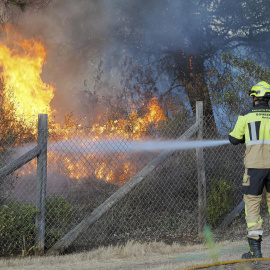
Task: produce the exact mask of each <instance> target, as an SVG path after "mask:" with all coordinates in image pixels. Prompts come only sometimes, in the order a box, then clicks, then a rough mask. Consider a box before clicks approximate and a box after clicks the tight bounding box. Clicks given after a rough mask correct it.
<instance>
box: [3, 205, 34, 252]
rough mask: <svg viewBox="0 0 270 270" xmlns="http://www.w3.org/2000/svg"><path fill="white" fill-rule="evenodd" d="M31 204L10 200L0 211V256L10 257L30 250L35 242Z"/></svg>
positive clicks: (32, 207)
mask: <svg viewBox="0 0 270 270" xmlns="http://www.w3.org/2000/svg"><path fill="white" fill-rule="evenodd" d="M36 214H37V210H36V209H35V207H34V205H33V204H32V203H30V204H27V203H20V202H18V201H16V200H10V201H9V202H8V203H7V204H5V205H3V206H2V207H1V209H0V239H1V240H0V241H1V244H0V254H1V255H12V254H14V253H18V252H19V251H20V252H21V251H22V250H30V249H31V248H32V247H33V245H34V240H35V231H36V228H35V216H36Z"/></svg>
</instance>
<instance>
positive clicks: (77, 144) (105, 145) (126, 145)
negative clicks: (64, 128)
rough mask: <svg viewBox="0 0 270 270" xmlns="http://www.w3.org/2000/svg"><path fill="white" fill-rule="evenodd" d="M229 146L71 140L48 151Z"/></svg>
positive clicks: (211, 142) (210, 142)
mask: <svg viewBox="0 0 270 270" xmlns="http://www.w3.org/2000/svg"><path fill="white" fill-rule="evenodd" d="M225 144H229V141H228V140H200V141H195V140H194V141H177V140H170V141H166V140H165V141H160V140H146V141H125V140H98V141H93V140H91V139H71V140H65V141H60V142H57V143H52V144H49V145H48V150H58V151H67V152H78V153H93V152H142V151H148V152H159V151H172V150H188V149H194V148H206V147H207V148H209V147H216V146H221V145H225Z"/></svg>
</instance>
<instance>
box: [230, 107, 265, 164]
mask: <svg viewBox="0 0 270 270" xmlns="http://www.w3.org/2000/svg"><path fill="white" fill-rule="evenodd" d="M229 140H230V142H231V143H232V144H238V143H243V142H245V143H246V152H245V156H244V164H245V167H246V168H260V169H262V168H264V169H266V168H267V169H270V107H269V106H267V105H257V106H255V107H254V108H252V109H250V110H247V111H245V112H243V113H242V114H241V115H239V117H238V120H237V122H236V124H235V127H234V129H233V131H232V132H231V133H230V134H229Z"/></svg>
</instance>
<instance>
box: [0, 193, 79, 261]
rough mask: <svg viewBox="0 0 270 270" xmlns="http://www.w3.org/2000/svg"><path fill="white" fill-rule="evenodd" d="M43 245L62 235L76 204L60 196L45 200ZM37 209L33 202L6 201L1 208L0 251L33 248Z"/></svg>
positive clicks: (0, 253) (2, 252)
mask: <svg viewBox="0 0 270 270" xmlns="http://www.w3.org/2000/svg"><path fill="white" fill-rule="evenodd" d="M46 212H47V216H48V217H47V218H46V241H45V243H46V247H50V246H52V244H54V242H56V241H57V240H59V239H60V238H61V237H62V236H63V235H64V230H65V229H66V227H67V226H68V224H70V223H71V222H72V220H73V217H74V213H75V207H73V206H71V205H70V204H69V203H68V202H67V201H66V200H65V199H64V198H63V197H62V196H59V197H58V196H56V195H55V196H52V197H50V198H48V199H47V200H46ZM37 213H38V210H37V209H36V208H35V206H34V204H33V203H22V202H19V201H17V200H9V201H6V202H5V204H4V205H2V206H1V208H0V255H5V256H6V255H15V254H21V252H22V251H24V254H25V252H26V254H29V253H30V251H31V253H32V252H33V251H34V250H35V248H34V245H35V235H36V226H35V218H36V214H37Z"/></svg>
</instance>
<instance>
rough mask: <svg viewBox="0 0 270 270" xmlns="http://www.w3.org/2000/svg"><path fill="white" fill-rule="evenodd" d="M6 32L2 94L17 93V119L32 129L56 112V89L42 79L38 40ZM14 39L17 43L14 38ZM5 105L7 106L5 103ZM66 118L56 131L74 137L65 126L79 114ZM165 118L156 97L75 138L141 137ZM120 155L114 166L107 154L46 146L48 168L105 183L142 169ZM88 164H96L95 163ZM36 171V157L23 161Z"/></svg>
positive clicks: (0, 51) (1, 45) (0, 48)
mask: <svg viewBox="0 0 270 270" xmlns="http://www.w3.org/2000/svg"><path fill="white" fill-rule="evenodd" d="M11 33H12V38H11ZM7 37H8V38H7V39H6V40H4V41H2V42H0V67H1V68H2V70H1V76H2V77H3V79H4V83H5V86H6V88H5V89H4V93H3V94H4V95H5V96H6V97H8V96H12V97H14V99H15V100H14V104H16V108H15V114H16V115H15V116H16V119H17V121H20V120H22V119H23V121H24V124H25V125H26V126H27V127H29V129H30V128H31V130H32V128H33V126H36V122H37V119H38V117H37V116H38V114H40V113H46V114H48V115H49V117H51V116H52V113H53V112H55V110H54V109H52V108H51V107H50V102H51V100H52V98H53V96H54V91H55V89H54V87H53V86H51V85H49V84H46V83H44V82H43V81H42V79H41V73H42V67H43V65H44V64H45V58H46V50H45V48H44V46H43V45H42V43H41V42H40V41H37V40H34V39H23V38H22V37H21V36H20V35H18V34H16V35H15V34H14V32H13V31H11V32H8V36H7ZM11 39H12V40H13V43H11ZM14 39H15V41H14ZM11 94H12V95H11ZM3 106H4V108H5V104H3ZM66 118H67V119H68V121H66V122H67V123H66V126H65V125H64V126H62V127H63V128H62V129H57V130H56V129H54V131H53V134H54V139H55V140H56V141H57V140H58V141H60V140H61V141H64V140H69V139H71V136H70V135H69V134H70V133H69V132H68V131H67V130H68V128H70V125H71V126H72V125H73V124H72V123H76V125H74V126H77V127H78V123H79V121H78V119H76V118H74V117H73V118H72V117H71V116H70V117H66ZM71 118H72V119H71ZM109 119H110V118H109ZM164 119H165V116H164V113H163V111H162V109H161V108H160V106H159V104H158V100H157V99H156V98H153V99H152V100H151V101H150V102H149V104H148V106H147V111H146V113H145V114H144V115H141V114H140V115H139V114H138V113H137V111H136V110H134V111H132V112H131V113H130V114H129V116H128V117H126V118H125V119H124V118H123V119H116V120H115V119H114V120H108V121H107V122H106V123H103V124H98V123H94V124H93V125H92V127H91V128H90V129H88V131H87V133H82V132H80V131H79V132H78V133H76V135H73V136H72V138H82V137H84V138H85V137H87V138H90V137H91V138H92V140H96V141H97V140H100V139H104V138H109V139H111V138H116V137H117V138H119V137H122V138H124V139H131V140H139V139H140V138H142V136H143V135H144V134H145V133H146V131H147V130H148V129H149V127H157V125H158V123H159V122H160V121H161V120H164ZM71 120H72V121H71ZM51 122H53V121H51ZM33 124H34V125H33ZM56 126H57V127H58V128H59V127H60V125H57V124H55V123H54V126H53V127H54V128H55V127H56ZM34 132H36V130H35V131H34ZM51 134H52V132H51ZM114 158H116V157H114ZM116 159H117V161H118V167H117V168H115V166H112V165H111V161H110V157H109V156H108V155H104V154H101V153H97V154H96V155H93V154H89V153H88V154H87V153H81V154H80V155H77V156H76V157H74V156H72V155H71V154H62V155H60V154H58V153H56V152H53V151H48V164H51V166H50V167H51V168H52V167H56V168H57V169H58V170H59V173H61V174H64V175H67V176H68V177H69V178H71V179H77V180H79V179H82V178H86V177H90V176H91V175H95V177H96V178H97V179H101V180H104V181H105V182H113V183H115V184H123V183H125V182H126V181H127V180H128V179H130V178H131V177H132V176H133V175H134V174H135V173H136V171H137V170H138V168H137V165H136V164H134V163H132V162H131V161H129V160H127V158H126V156H125V155H123V154H119V155H118V156H117V158H116ZM56 164H57V165H56ZM89 164H95V165H94V166H92V167H91V166H89ZM35 170H36V165H35V162H30V163H28V164H27V165H26V166H24V168H23V169H22V170H21V174H31V173H33V172H34V171H35Z"/></svg>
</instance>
